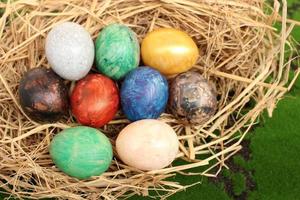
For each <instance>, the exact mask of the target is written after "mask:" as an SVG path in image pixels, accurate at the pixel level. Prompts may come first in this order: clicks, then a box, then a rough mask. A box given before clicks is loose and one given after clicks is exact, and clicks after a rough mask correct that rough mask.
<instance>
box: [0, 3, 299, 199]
mask: <svg viewBox="0 0 300 200" xmlns="http://www.w3.org/2000/svg"><path fill="white" fill-rule="evenodd" d="M0 7H1V9H2V11H1V12H2V17H1V21H0V38H1V39H0V41H1V42H0V57H1V58H0V101H1V103H0V163H1V164H0V187H1V188H4V190H6V191H7V193H8V194H12V195H15V196H17V197H19V198H23V197H26V198H36V199H37V198H42V197H43V198H46V197H56V198H61V199H99V198H107V199H117V198H121V197H128V196H130V195H133V194H140V195H148V194H149V193H148V192H149V191H150V190H156V191H165V193H164V194H163V196H160V197H161V198H163V197H166V196H168V195H170V194H173V193H175V192H177V191H179V190H183V189H185V188H186V186H181V185H180V183H174V182H171V181H169V180H165V179H166V178H167V177H171V176H174V175H175V174H176V172H180V173H187V171H185V170H188V169H191V168H195V167H200V166H201V168H199V170H198V171H199V174H198V175H203V176H216V175H217V174H218V173H219V172H220V170H221V169H222V168H223V167H227V165H226V162H225V160H226V159H228V158H229V157H230V156H232V155H234V154H235V153H236V152H237V151H239V150H240V149H241V148H242V147H241V145H240V143H241V141H242V140H243V138H244V136H245V134H246V133H247V132H248V131H249V130H250V128H251V126H252V125H253V124H255V123H256V122H257V118H258V116H259V115H260V114H261V113H262V111H263V110H265V109H267V110H268V111H269V114H271V113H272V110H273V109H274V107H275V105H276V103H277V101H278V100H279V99H281V98H282V97H283V95H284V94H285V93H286V92H287V91H288V90H289V89H290V87H291V86H292V84H293V82H294V80H295V79H296V77H297V75H298V72H297V71H294V72H295V76H293V77H295V78H294V79H291V78H289V76H291V70H290V69H291V67H290V64H291V62H290V61H287V59H286V57H285V56H287V57H288V60H291V59H292V55H293V53H294V47H293V43H292V42H290V40H289V39H288V38H289V34H290V32H291V30H292V29H293V27H294V26H295V25H296V24H297V22H295V21H292V20H287V18H286V13H287V10H286V1H283V2H282V5H280V3H279V2H278V1H274V4H273V5H267V4H266V3H265V2H264V1H263V0H255V1H254V0H218V1H216V0H205V1H200V0H199V1H193V0H161V1H159V0H139V1H136V0H126V1H123V0H107V1H97V0H56V1H52V0H42V1H38V0H22V1H9V0H8V1H7V3H1V4H0ZM281 8H282V15H279V13H280V10H281ZM64 21H75V22H77V23H80V24H82V25H83V26H84V27H85V28H86V29H87V30H88V31H89V32H90V34H91V35H92V37H93V38H94V39H95V38H96V37H97V35H98V33H99V31H100V30H101V28H102V27H103V26H105V25H108V24H110V23H112V22H119V23H124V24H126V25H128V26H129V27H131V28H132V29H133V30H134V31H135V32H136V33H137V35H138V38H139V40H141V39H142V38H143V37H144V35H145V34H146V33H147V32H149V31H151V30H153V29H155V28H158V27H175V28H179V29H182V30H184V31H186V32H187V33H188V34H189V35H190V36H192V37H193V39H194V40H195V42H196V43H197V45H198V47H199V49H200V52H201V56H200V58H199V60H198V62H197V64H196V65H195V66H194V70H197V71H199V73H201V74H203V75H204V76H205V77H206V78H207V79H208V80H209V81H211V82H213V83H214V84H215V85H216V90H217V91H218V111H217V113H216V114H215V115H214V116H213V117H212V118H211V119H210V120H209V121H208V122H207V123H205V124H203V125H201V126H187V125H183V124H181V123H180V122H179V121H177V120H176V119H175V118H174V117H173V116H172V115H171V114H168V113H165V114H163V115H162V116H161V118H160V120H163V121H165V122H167V123H168V124H170V125H171V126H172V127H173V128H174V129H175V130H176V132H177V134H178V140H179V141H180V152H179V153H178V159H184V160H186V161H188V162H187V163H186V164H182V165H177V166H169V167H168V168H165V169H162V170H156V171H150V172H141V171H139V170H136V169H133V168H130V167H128V166H125V165H124V164H123V163H122V162H120V160H118V158H117V155H116V154H115V158H114V160H113V163H112V165H111V167H110V169H109V171H108V172H106V173H104V174H103V175H102V176H99V177H93V178H91V179H89V180H85V181H78V180H76V179H74V178H71V177H69V176H67V175H65V174H63V173H61V172H60V171H59V170H58V169H57V168H56V167H55V166H54V164H53V163H52V161H51V159H50V157H49V152H48V146H49V143H50V141H51V139H52V137H53V136H54V135H55V134H56V133H57V132H59V131H60V130H62V129H64V128H67V127H70V126H76V122H75V120H74V118H72V116H71V115H69V116H68V117H66V118H65V119H63V120H61V121H60V122H58V123H52V124H39V123H37V122H34V121H32V120H31V119H29V118H28V117H27V116H26V114H25V113H24V112H23V111H22V109H21V107H20V104H19V102H18V84H19V80H20V78H21V77H22V75H23V74H24V72H26V71H27V70H29V69H30V68H34V67H40V66H42V67H47V68H48V67H49V65H48V63H47V60H46V58H45V52H44V41H45V37H46V35H47V32H48V31H49V30H51V28H52V27H53V26H54V25H56V24H57V23H61V22H64ZM276 21H277V22H279V23H281V24H282V31H281V32H277V31H276V30H275V29H274V28H273V25H274V23H275V22H276ZM67 84H68V85H69V86H71V85H72V84H71V83H67ZM128 123H129V122H128V121H127V120H126V119H125V118H124V117H123V115H122V113H119V115H118V116H117V117H116V119H115V120H114V121H112V122H111V123H110V124H109V125H107V126H105V127H104V128H103V129H102V131H103V132H104V133H106V134H107V135H109V136H110V138H111V141H112V143H113V144H114V140H115V138H116V135H117V133H118V131H119V130H120V129H121V128H122V127H124V126H125V125H126V124H128ZM145 156H147V155H145ZM175 163H176V162H175ZM200 169H201V171H200ZM194 175H195V174H194Z"/></svg>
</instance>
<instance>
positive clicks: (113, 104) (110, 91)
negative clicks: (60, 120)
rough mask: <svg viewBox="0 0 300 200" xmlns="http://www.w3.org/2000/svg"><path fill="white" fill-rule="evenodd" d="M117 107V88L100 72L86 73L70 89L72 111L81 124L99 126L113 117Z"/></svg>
mask: <svg viewBox="0 0 300 200" xmlns="http://www.w3.org/2000/svg"><path fill="white" fill-rule="evenodd" d="M118 108H119V91H118V88H117V86H116V84H115V83H114V82H113V81H112V80H111V79H109V78H107V77H105V76H103V75H101V74H89V75H87V76H86V77H85V78H83V79H81V80H80V81H79V82H78V83H77V84H76V85H75V87H74V89H73V91H72V94H71V109H72V113H73V115H74V116H75V118H76V119H77V121H78V122H79V123H81V124H83V125H88V126H92V127H101V126H103V125H105V124H106V123H108V122H109V121H110V120H112V119H113V118H114V116H115V114H116V112H117V111H118Z"/></svg>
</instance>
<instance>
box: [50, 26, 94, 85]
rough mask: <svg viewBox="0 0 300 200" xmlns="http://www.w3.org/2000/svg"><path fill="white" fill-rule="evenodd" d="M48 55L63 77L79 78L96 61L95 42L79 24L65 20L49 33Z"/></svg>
mask: <svg viewBox="0 0 300 200" xmlns="http://www.w3.org/2000/svg"><path fill="white" fill-rule="evenodd" d="M45 51H46V57H47V59H48V62H49V64H50V66H51V67H52V69H53V70H54V71H55V72H56V73H57V74H58V75H59V76H61V77H62V78H64V79H67V80H79V79H81V78H83V77H84V76H86V75H87V73H88V72H89V71H90V69H91V67H92V65H93V62H94V55H95V49H94V43H93V40H92V38H91V36H90V34H89V33H88V32H87V31H86V30H85V29H84V28H83V27H82V26H80V25H79V24H76V23H73V22H65V23H62V24H59V25H57V26H55V27H54V28H53V29H52V30H51V31H50V32H49V34H48V35H47V38H46V45H45Z"/></svg>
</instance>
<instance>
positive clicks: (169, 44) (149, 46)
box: [141, 28, 199, 75]
mask: <svg viewBox="0 0 300 200" xmlns="http://www.w3.org/2000/svg"><path fill="white" fill-rule="evenodd" d="M141 51H142V59H143V62H144V64H145V65H148V66H150V67H153V68H155V69H157V70H158V71H160V72H161V73H162V74H164V75H173V74H178V73H181V72H185V71H188V70H189V69H190V68H192V67H193V65H194V64H195V63H196V61H197V59H198V56H199V51H198V47H197V45H196V44H195V42H194V41H193V39H192V38H191V37H190V36H189V35H188V34H186V33H185V32H183V31H180V30H177V29H173V28H161V29H157V30H155V31H152V32H150V33H148V34H147V35H146V37H145V38H144V39H143V41H142V48H141Z"/></svg>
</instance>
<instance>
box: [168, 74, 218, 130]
mask: <svg viewBox="0 0 300 200" xmlns="http://www.w3.org/2000/svg"><path fill="white" fill-rule="evenodd" d="M169 105H170V110H171V112H172V113H173V114H174V115H175V116H176V117H177V118H179V119H181V120H183V121H185V122H187V123H191V124H203V123H205V122H207V121H208V120H209V119H210V118H211V117H212V116H213V115H214V114H215V112H216V109H217V97H216V92H215V90H214V88H213V87H212V86H211V85H210V84H209V82H208V81H207V80H206V79H205V78H204V77H203V76H201V75H200V74H199V73H197V72H192V71H190V72H185V73H182V74H179V75H178V76H176V77H175V79H174V80H173V81H172V83H171V87H170V97H169Z"/></svg>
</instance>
